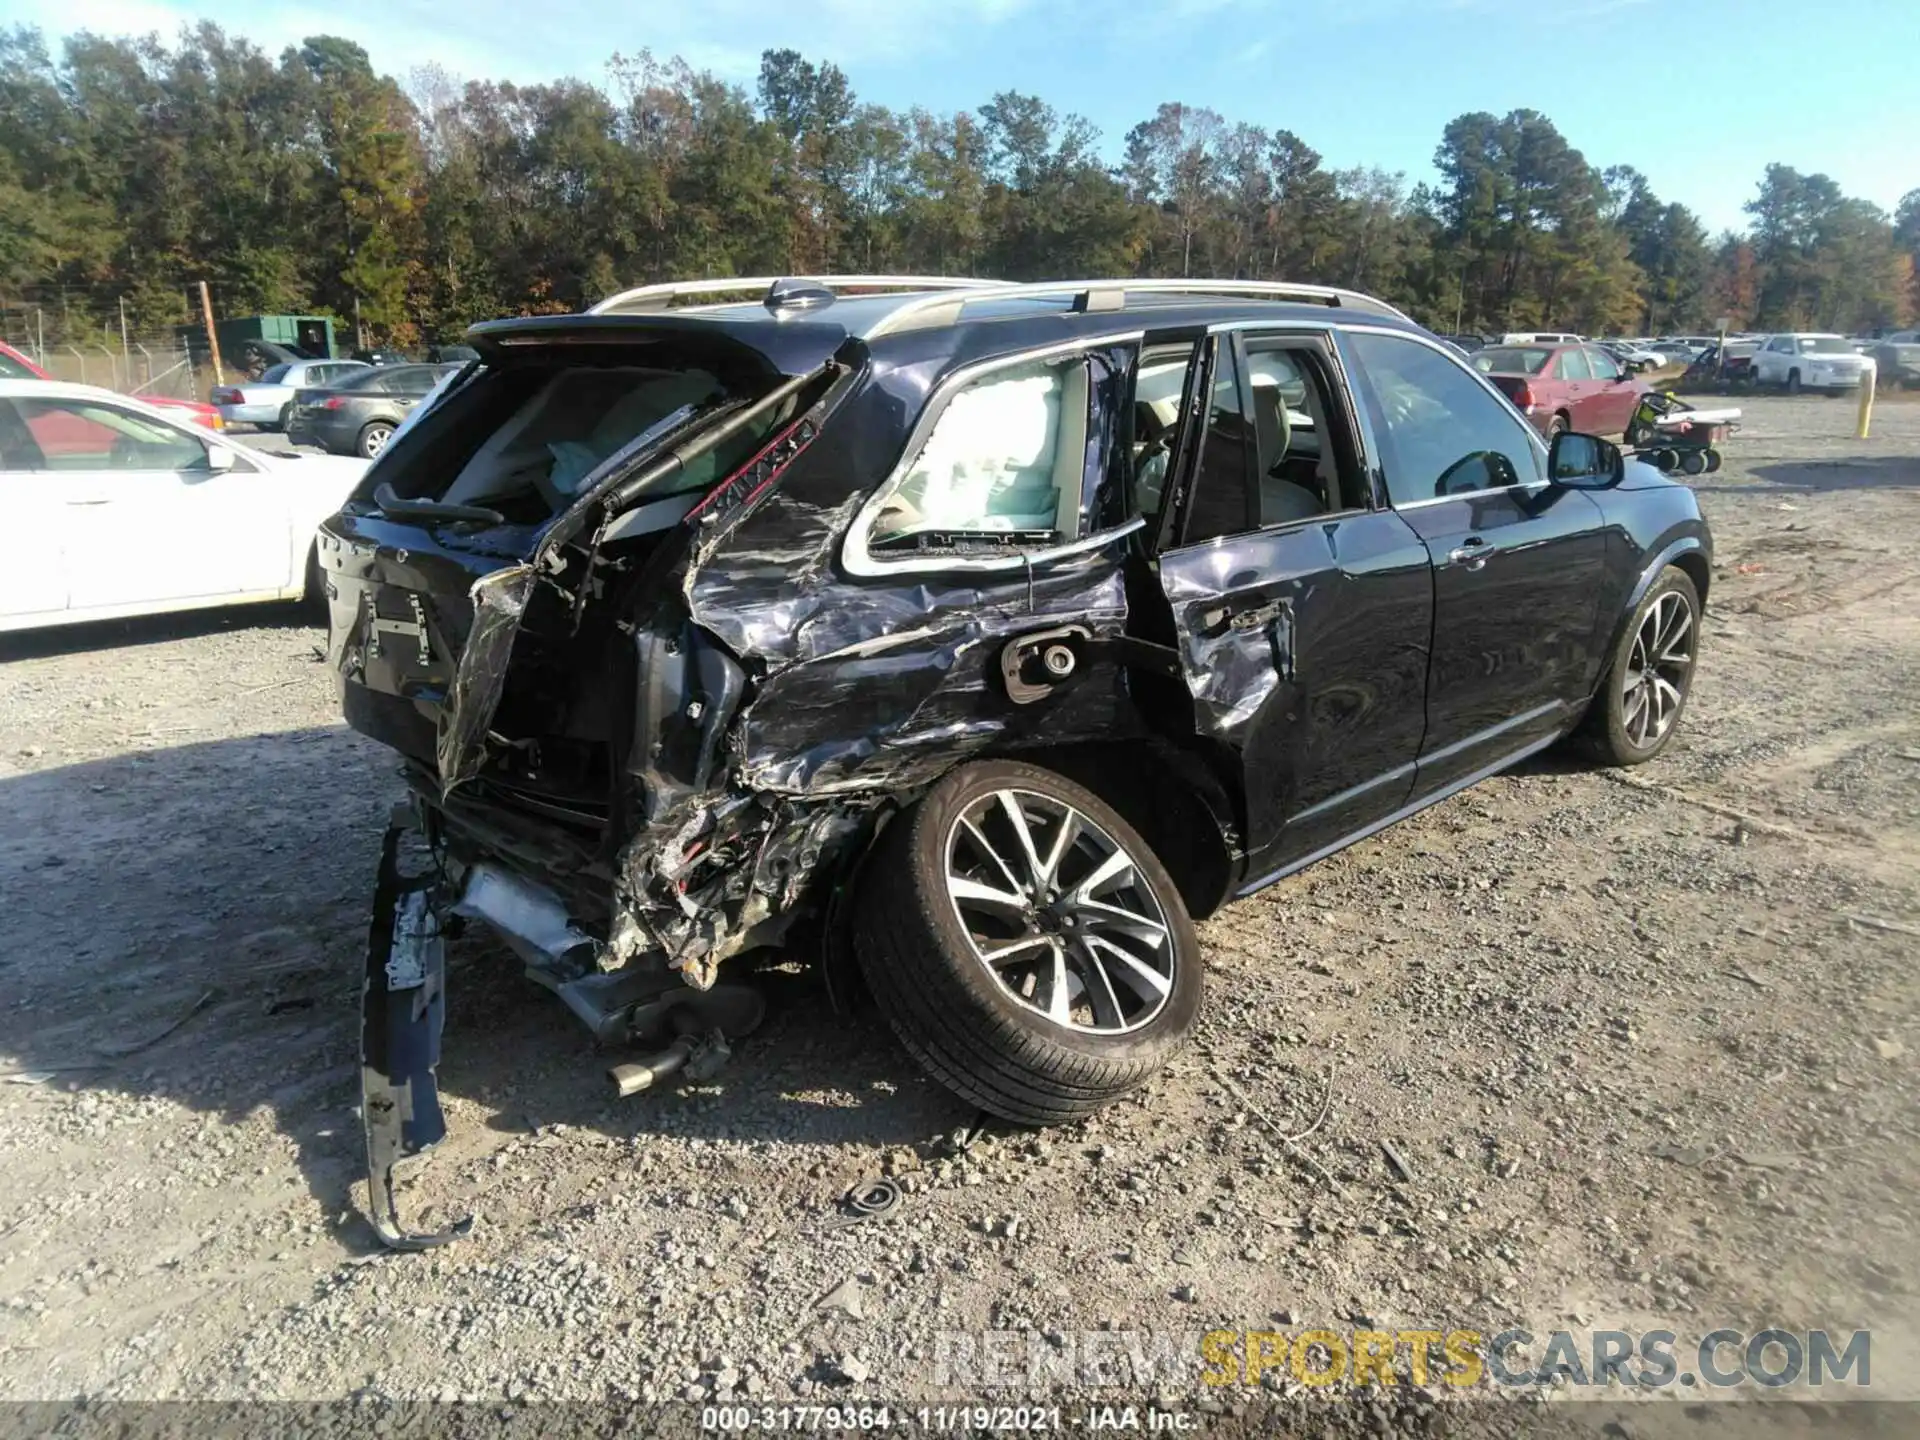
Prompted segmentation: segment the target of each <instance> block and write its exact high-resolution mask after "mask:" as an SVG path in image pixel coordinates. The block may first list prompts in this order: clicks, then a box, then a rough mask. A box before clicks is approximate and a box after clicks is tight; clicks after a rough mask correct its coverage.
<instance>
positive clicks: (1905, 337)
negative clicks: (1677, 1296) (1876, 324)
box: [1867, 330, 1920, 390]
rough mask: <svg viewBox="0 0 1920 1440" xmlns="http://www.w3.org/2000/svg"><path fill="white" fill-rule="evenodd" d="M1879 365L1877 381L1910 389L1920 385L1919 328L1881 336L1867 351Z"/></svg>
mask: <svg viewBox="0 0 1920 1440" xmlns="http://www.w3.org/2000/svg"><path fill="white" fill-rule="evenodd" d="M1867 353H1868V354H1869V355H1871V356H1872V357H1873V363H1874V364H1875V365H1876V366H1878V367H1879V375H1878V379H1879V383H1880V384H1881V385H1884V386H1888V387H1892V386H1896V385H1897V386H1899V387H1900V388H1901V389H1905V390H1911V389H1912V388H1914V387H1915V386H1916V385H1920V330H1897V331H1895V332H1894V333H1893V334H1891V335H1886V336H1882V337H1881V338H1880V339H1879V340H1877V341H1875V342H1874V345H1873V348H1872V349H1871V350H1869V351H1868V352H1867Z"/></svg>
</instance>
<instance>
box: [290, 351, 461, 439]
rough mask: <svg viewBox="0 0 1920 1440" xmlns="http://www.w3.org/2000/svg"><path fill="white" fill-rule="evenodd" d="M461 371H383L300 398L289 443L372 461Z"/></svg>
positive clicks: (300, 392)
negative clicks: (432, 392) (436, 390)
mask: <svg viewBox="0 0 1920 1440" xmlns="http://www.w3.org/2000/svg"><path fill="white" fill-rule="evenodd" d="M459 368H460V367H459V366H458V365H379V366H373V367H371V368H368V369H364V370H356V371H354V373H353V374H352V375H350V376H348V377H347V378H346V379H343V380H336V381H334V382H333V383H332V384H330V385H328V386H326V387H325V388H322V389H317V390H298V391H295V392H294V396H293V405H292V407H291V409H290V411H289V413H288V417H287V438H288V439H289V440H291V441H293V443H294V444H296V445H318V446H320V447H321V448H322V449H324V450H329V451H331V452H332V453H334V454H335V455H364V456H366V457H367V458H368V459H371V458H372V457H374V456H375V455H378V454H379V453H380V452H381V450H383V449H384V448H385V447H386V443H387V441H388V440H390V439H391V438H392V437H393V432H394V431H395V430H397V429H399V428H400V423H401V422H402V421H403V420H405V419H406V417H407V414H408V412H409V411H411V410H412V409H413V407H414V406H416V405H418V404H419V403H420V401H421V400H422V399H423V398H424V397H425V396H426V394H427V392H428V391H430V390H432V389H433V387H434V386H435V385H436V384H438V383H439V382H440V380H441V379H442V378H443V377H445V376H447V375H450V374H452V373H454V372H455V371H457V370H458V369H459Z"/></svg>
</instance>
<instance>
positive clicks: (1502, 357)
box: [1473, 345, 1553, 375]
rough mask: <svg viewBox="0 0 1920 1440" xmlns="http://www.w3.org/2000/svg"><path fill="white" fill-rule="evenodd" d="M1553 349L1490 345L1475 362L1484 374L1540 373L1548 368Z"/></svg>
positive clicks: (1480, 353) (1477, 355)
mask: <svg viewBox="0 0 1920 1440" xmlns="http://www.w3.org/2000/svg"><path fill="white" fill-rule="evenodd" d="M1552 358H1553V351H1551V350H1549V349H1547V348H1546V347H1545V346H1544V345H1541V346H1519V345H1489V346H1488V347H1487V348H1486V349H1484V350H1481V351H1478V352H1477V353H1476V354H1475V355H1474V357H1473V363H1474V365H1475V367H1476V368H1478V370H1479V371H1480V373H1481V374H1483V375H1538V374H1539V373H1540V372H1541V371H1543V370H1545V369H1546V368H1547V361H1549V360H1551V359H1552Z"/></svg>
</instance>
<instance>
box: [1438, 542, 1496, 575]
mask: <svg viewBox="0 0 1920 1440" xmlns="http://www.w3.org/2000/svg"><path fill="white" fill-rule="evenodd" d="M1494 550H1495V547H1494V546H1492V545H1489V544H1488V543H1487V542H1486V541H1484V540H1482V539H1481V538H1480V537H1479V536H1478V535H1471V536H1468V537H1467V539H1465V540H1463V541H1461V542H1460V544H1459V545H1458V546H1457V547H1456V548H1454V549H1452V550H1449V551H1448V552H1447V563H1448V564H1449V565H1458V566H1461V567H1462V568H1463V569H1467V570H1478V569H1480V568H1481V566H1483V565H1485V564H1486V563H1487V557H1488V556H1489V555H1491V554H1493V553H1494Z"/></svg>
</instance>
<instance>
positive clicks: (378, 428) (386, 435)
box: [360, 425, 393, 460]
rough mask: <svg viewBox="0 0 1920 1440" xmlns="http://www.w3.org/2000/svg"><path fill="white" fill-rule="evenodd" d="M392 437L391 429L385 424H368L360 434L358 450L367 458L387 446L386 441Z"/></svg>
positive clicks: (372, 456) (370, 457)
mask: <svg viewBox="0 0 1920 1440" xmlns="http://www.w3.org/2000/svg"><path fill="white" fill-rule="evenodd" d="M392 438H393V430H392V428H391V427H389V426H386V425H369V426H368V427H367V428H366V429H365V430H364V431H362V432H361V434H360V450H361V453H362V454H364V455H365V456H366V457H367V458H368V459H369V460H371V459H373V458H374V456H376V455H378V454H379V453H380V452H381V451H382V450H384V449H386V448H387V441H389V440H391V439H392Z"/></svg>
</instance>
